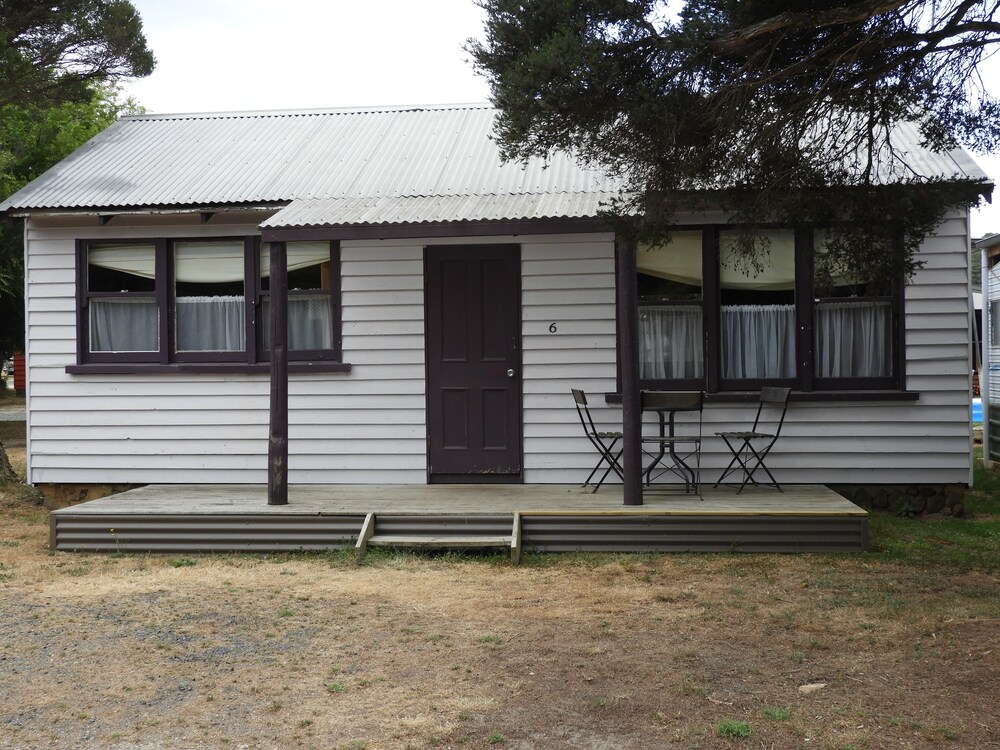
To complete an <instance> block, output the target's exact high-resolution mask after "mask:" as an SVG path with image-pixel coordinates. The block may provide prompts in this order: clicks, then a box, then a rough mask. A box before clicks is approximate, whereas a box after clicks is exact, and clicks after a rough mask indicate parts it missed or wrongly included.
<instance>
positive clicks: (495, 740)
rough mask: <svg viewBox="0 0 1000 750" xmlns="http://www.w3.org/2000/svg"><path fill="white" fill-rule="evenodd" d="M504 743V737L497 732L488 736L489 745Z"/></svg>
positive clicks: (505, 739)
mask: <svg viewBox="0 0 1000 750" xmlns="http://www.w3.org/2000/svg"><path fill="white" fill-rule="evenodd" d="M506 741H507V738H506V737H504V736H503V735H502V734H500V733H499V732H494V733H493V734H491V735H490V744H491V745H499V744H500V743H502V742H506Z"/></svg>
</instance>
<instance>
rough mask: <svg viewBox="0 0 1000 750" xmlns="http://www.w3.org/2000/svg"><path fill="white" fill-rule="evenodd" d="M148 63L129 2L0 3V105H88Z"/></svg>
mask: <svg viewBox="0 0 1000 750" xmlns="http://www.w3.org/2000/svg"><path fill="white" fill-rule="evenodd" d="M155 64H156V61H155V59H154V58H153V53H152V52H150V51H149V49H148V48H147V46H146V37H145V36H144V35H143V32H142V19H141V18H140V17H139V14H138V12H137V11H136V9H135V7H134V6H133V5H132V3H131V2H128V0H58V1H53V2H44V1H42V0H0V107H2V106H4V105H7V104H19V105H22V106H24V105H29V104H33V105H36V106H50V105H54V104H58V103H60V102H67V101H69V102H81V103H83V102H88V101H90V98H91V94H92V88H91V85H92V84H94V83H102V82H107V81H117V80H120V79H122V78H138V77H143V76H148V75H149V74H150V73H152V72H153V66H154V65H155Z"/></svg>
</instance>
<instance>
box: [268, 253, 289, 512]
mask: <svg viewBox="0 0 1000 750" xmlns="http://www.w3.org/2000/svg"><path fill="white" fill-rule="evenodd" d="M270 254H271V268H270V279H269V281H268V290H269V297H270V303H271V305H270V307H271V309H270V315H269V318H270V320H269V321H268V324H269V325H270V327H271V428H270V432H269V436H268V444H267V504H268V505H287V504H288V263H287V260H286V257H287V249H286V247H285V243H284V242H272V243H271V253H270Z"/></svg>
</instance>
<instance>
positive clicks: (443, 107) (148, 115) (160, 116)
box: [120, 102, 494, 121]
mask: <svg viewBox="0 0 1000 750" xmlns="http://www.w3.org/2000/svg"><path fill="white" fill-rule="evenodd" d="M459 109H481V110H488V109H494V107H493V105H492V104H489V103H488V102H457V103H454V104H386V105H370V106H357V107H315V108H292V109H261V110H236V111H233V112H145V113H142V114H136V115H126V116H124V117H122V118H120V119H121V121H129V120H132V121H136V120H229V119H240V118H257V117H309V116H318V115H367V114H376V113H379V112H447V111H452V110H459Z"/></svg>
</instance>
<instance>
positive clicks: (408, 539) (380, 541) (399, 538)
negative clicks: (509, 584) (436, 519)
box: [368, 534, 512, 547]
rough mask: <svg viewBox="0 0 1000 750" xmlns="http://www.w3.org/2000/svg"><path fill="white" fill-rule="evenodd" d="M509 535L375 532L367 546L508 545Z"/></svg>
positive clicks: (509, 544)
mask: <svg viewBox="0 0 1000 750" xmlns="http://www.w3.org/2000/svg"><path fill="white" fill-rule="evenodd" d="M511 542H512V539H511V537H509V536H479V535H476V536H450V535H449V536H425V535H406V534H376V535H374V536H371V537H369V538H368V546H369V547H510V546H511Z"/></svg>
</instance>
